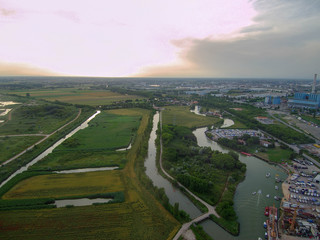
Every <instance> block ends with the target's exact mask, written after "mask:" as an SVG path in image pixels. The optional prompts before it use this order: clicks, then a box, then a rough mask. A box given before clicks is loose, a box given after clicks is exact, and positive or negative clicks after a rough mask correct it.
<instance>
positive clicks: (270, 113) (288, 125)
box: [268, 110, 320, 143]
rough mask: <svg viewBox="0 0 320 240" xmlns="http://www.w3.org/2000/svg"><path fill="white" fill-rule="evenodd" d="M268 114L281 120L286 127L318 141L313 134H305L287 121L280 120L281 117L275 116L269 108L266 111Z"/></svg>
mask: <svg viewBox="0 0 320 240" xmlns="http://www.w3.org/2000/svg"><path fill="white" fill-rule="evenodd" d="M268 114H269V115H270V116H271V117H273V118H274V119H276V120H277V121H279V122H281V123H282V124H284V125H286V126H287V127H289V128H292V129H293V130H295V131H297V132H299V133H302V134H304V135H306V136H307V137H310V138H312V139H314V140H315V141H316V143H320V141H319V139H317V138H316V137H314V136H312V135H309V134H306V133H305V132H304V131H302V130H300V129H298V128H296V127H294V126H292V125H291V124H288V123H286V122H285V121H282V120H281V119H279V118H277V117H275V116H274V115H273V113H272V112H271V111H270V110H269V111H268Z"/></svg>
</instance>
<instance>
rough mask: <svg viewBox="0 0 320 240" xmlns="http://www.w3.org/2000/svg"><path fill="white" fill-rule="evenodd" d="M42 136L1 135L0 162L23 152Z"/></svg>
mask: <svg viewBox="0 0 320 240" xmlns="http://www.w3.org/2000/svg"><path fill="white" fill-rule="evenodd" d="M42 138H43V137H39V136H28V137H27V136H25V137H0V153H1V154H0V163H2V162H4V161H6V160H8V159H10V158H11V157H13V156H15V155H16V154H18V153H20V152H22V151H23V150H24V149H26V148H27V147H29V146H31V145H32V144H34V143H36V142H37V141H39V140H40V139H42Z"/></svg>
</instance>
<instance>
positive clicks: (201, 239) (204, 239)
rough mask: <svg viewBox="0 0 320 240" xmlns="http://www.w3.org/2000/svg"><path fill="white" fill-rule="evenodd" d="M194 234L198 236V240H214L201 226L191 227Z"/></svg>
mask: <svg viewBox="0 0 320 240" xmlns="http://www.w3.org/2000/svg"><path fill="white" fill-rule="evenodd" d="M190 228H191V230H192V232H193V233H194V235H195V236H196V239H197V240H213V238H212V237H210V235H208V234H207V233H206V232H205V231H204V230H203V228H202V226H200V225H191V226H190Z"/></svg>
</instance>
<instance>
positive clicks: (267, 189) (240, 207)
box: [145, 113, 287, 240]
mask: <svg viewBox="0 0 320 240" xmlns="http://www.w3.org/2000/svg"><path fill="white" fill-rule="evenodd" d="M158 123H159V113H157V114H155V115H154V118H153V129H152V132H151V135H150V139H149V146H148V149H149V151H148V156H147V158H146V161H145V167H146V174H147V175H148V176H149V177H150V179H151V180H152V181H153V183H154V185H155V186H157V187H163V188H164V189H165V192H166V194H167V196H168V198H169V201H170V203H171V204H174V203H175V202H178V203H179V207H180V209H182V210H184V211H186V212H187V213H188V214H189V215H190V217H191V218H195V217H197V216H199V215H201V212H200V211H199V210H198V209H197V208H196V207H195V206H194V205H193V204H192V202H191V201H190V200H189V199H188V198H187V197H186V196H185V195H184V194H183V193H182V192H181V191H180V190H179V189H176V188H175V187H173V186H172V184H171V183H170V182H169V181H168V180H166V179H165V178H163V177H162V176H161V175H159V173H158V170H157V167H156V163H155V158H156V146H155V143H154V141H155V139H156V130H157V127H158ZM205 130H206V128H198V129H196V130H195V131H194V132H193V133H194V135H195V136H196V138H197V142H198V145H199V146H207V147H211V149H213V150H219V151H221V152H225V153H226V152H228V150H227V149H225V148H223V147H221V146H220V145H218V144H217V143H216V142H214V141H211V140H209V139H208V138H207V137H206V136H205V134H204V132H205ZM239 159H240V161H241V162H243V163H245V164H246V165H247V172H246V178H245V180H244V181H243V182H242V183H240V184H239V185H238V187H237V190H236V193H235V198H234V208H235V211H236V213H237V215H238V221H239V222H240V235H239V236H238V237H234V236H232V235H230V234H229V233H227V232H226V231H224V230H223V229H222V228H221V227H219V226H218V225H217V224H215V223H214V222H212V221H211V220H206V221H204V222H202V223H201V225H202V226H203V228H204V230H205V231H206V232H207V233H208V234H209V235H210V236H212V238H214V239H215V240H228V239H239V240H245V239H246V240H247V239H258V237H261V238H263V237H264V232H265V230H264V228H263V222H264V221H265V220H266V217H265V216H264V208H265V206H267V205H273V204H275V206H276V207H279V204H280V203H279V202H278V201H276V200H274V198H273V197H274V196H275V195H277V196H280V197H282V192H281V185H280V184H277V185H278V187H279V190H276V189H275V185H276V183H275V180H274V179H275V176H277V177H279V178H281V179H285V178H286V177H287V175H286V173H285V172H284V171H283V170H282V169H281V168H279V167H277V166H274V165H270V164H268V163H266V162H264V161H262V160H260V159H258V158H255V157H248V156H242V155H241V156H240V157H239ZM268 172H270V174H271V176H270V178H266V173H268ZM259 190H260V191H259ZM252 192H257V193H256V194H255V195H252ZM267 194H269V195H270V197H269V198H267V197H266V195H267Z"/></svg>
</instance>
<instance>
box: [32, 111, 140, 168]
mask: <svg viewBox="0 0 320 240" xmlns="http://www.w3.org/2000/svg"><path fill="white" fill-rule="evenodd" d="M117 112H120V113H121V112H124V110H117V111H103V112H101V113H100V114H98V115H97V116H96V117H95V118H94V119H93V120H91V121H90V122H89V127H87V128H85V129H83V130H81V131H79V132H77V133H76V134H75V135H73V136H72V137H70V138H68V139H67V140H66V141H64V142H63V143H62V144H61V145H60V146H58V147H57V148H56V149H55V150H54V151H53V152H52V153H51V154H49V155H48V156H47V157H45V158H44V159H43V160H41V161H39V162H38V163H37V164H35V165H34V166H32V167H31V169H33V170H64V169H75V168H86V167H106V166H118V167H120V168H123V167H124V165H125V164H126V162H127V160H126V151H115V150H117V149H120V148H126V147H128V145H129V144H130V142H131V141H133V140H134V137H135V135H136V131H137V129H138V127H139V124H140V118H141V115H140V116H139V115H137V114H136V115H124V114H122V115H119V114H115V113H117ZM130 112H131V113H132V112H134V110H131V111H130ZM130 112H129V113H130Z"/></svg>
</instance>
